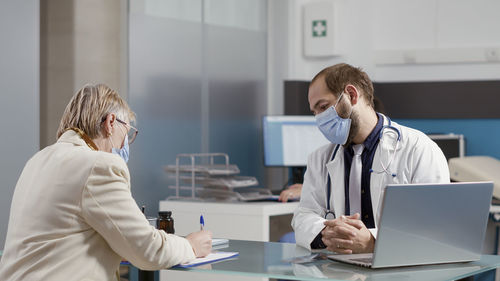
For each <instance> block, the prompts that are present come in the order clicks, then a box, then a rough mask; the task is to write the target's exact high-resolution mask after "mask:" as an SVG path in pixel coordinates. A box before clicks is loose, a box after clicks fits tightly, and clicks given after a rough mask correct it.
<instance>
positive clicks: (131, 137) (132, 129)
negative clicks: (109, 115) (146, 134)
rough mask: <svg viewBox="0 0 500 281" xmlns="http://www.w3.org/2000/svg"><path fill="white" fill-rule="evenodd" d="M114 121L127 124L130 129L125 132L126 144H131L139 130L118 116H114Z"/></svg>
mask: <svg viewBox="0 0 500 281" xmlns="http://www.w3.org/2000/svg"><path fill="white" fill-rule="evenodd" d="M116 121H118V122H120V123H122V124H123V125H125V126H128V127H129V128H130V130H128V132H127V137H128V144H132V143H133V142H134V140H135V137H137V134H138V133H139V130H137V129H136V128H135V127H134V126H132V125H130V124H127V122H124V121H122V120H120V119H118V118H116Z"/></svg>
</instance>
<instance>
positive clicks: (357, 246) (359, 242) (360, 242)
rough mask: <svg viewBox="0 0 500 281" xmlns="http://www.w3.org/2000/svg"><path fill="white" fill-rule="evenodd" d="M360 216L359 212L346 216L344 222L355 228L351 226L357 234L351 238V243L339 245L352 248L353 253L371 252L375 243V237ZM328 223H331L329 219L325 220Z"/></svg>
mask: <svg viewBox="0 0 500 281" xmlns="http://www.w3.org/2000/svg"><path fill="white" fill-rule="evenodd" d="M359 218H360V215H359V214H358V213H356V214H354V215H352V216H348V217H344V219H343V222H344V223H345V224H347V225H349V226H351V227H353V228H354V229H352V228H351V230H352V231H353V232H354V234H355V235H354V236H353V238H352V239H351V243H350V244H346V245H345V246H344V245H342V244H340V245H339V246H341V248H342V247H343V248H347V249H350V250H351V251H352V253H371V252H373V248H374V245H375V238H374V237H373V236H372V234H371V232H370V231H369V230H368V228H366V226H365V224H364V223H363V222H362V221H361V220H360V219H359ZM341 219H342V217H341ZM328 224H330V223H329V222H328V221H327V222H325V225H328Z"/></svg>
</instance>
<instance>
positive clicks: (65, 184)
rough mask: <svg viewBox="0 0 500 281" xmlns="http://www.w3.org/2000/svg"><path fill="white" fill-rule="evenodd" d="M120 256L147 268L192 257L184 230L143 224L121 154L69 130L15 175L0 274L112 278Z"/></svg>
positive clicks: (18, 277) (25, 277)
mask: <svg viewBox="0 0 500 281" xmlns="http://www.w3.org/2000/svg"><path fill="white" fill-rule="evenodd" d="M122 257H123V258H124V259H126V260H129V261H130V262H131V263H132V264H134V265H135V266H137V267H139V268H141V269H146V270H157V269H162V268H167V267H171V266H173V265H176V264H178V263H182V262H187V261H190V260H192V259H194V258H195V256H194V253H193V249H192V248H191V245H190V244H189V242H188V241H187V240H186V239H185V238H182V237H178V236H175V235H170V234H166V233H165V232H163V231H158V230H156V229H155V228H154V227H152V226H150V225H149V223H148V221H147V220H146V218H145V217H144V215H143V214H142V213H141V211H140V210H139V208H138V206H137V204H136V202H135V201H134V199H133V198H132V194H131V193H130V175H129V171H128V168H127V165H126V164H125V162H124V161H123V160H122V159H121V158H120V157H119V156H117V155H114V154H111V153H107V152H100V151H93V150H91V149H90V148H89V147H88V146H87V145H86V143H85V142H84V141H83V140H82V139H81V138H80V137H79V135H77V134H76V133H75V132H73V131H67V132H65V133H64V134H63V135H62V136H61V137H60V138H59V140H58V141H57V143H55V144H54V145H51V146H49V147H47V148H45V149H43V150H42V151H40V152H38V153H37V154H35V156H33V158H31V159H30V160H29V161H28V163H27V164H26V166H25V167H24V170H23V172H22V174H21V176H20V178H19V180H18V182H17V185H16V188H15V191H14V197H13V199H12V206H11V209H10V218H9V226H8V231H7V239H6V243H5V249H4V253H3V256H2V259H1V261H0V280H2V281H8V280H37V281H38V280H64V281H66V280H116V272H117V269H118V266H119V263H120V260H121V259H122Z"/></svg>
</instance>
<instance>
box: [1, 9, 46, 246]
mask: <svg viewBox="0 0 500 281" xmlns="http://www.w3.org/2000/svg"><path fill="white" fill-rule="evenodd" d="M39 9H40V7H39V1H37V0H31V1H0V38H2V43H1V44H0V61H1V63H0V88H1V89H2V93H1V94H0V129H1V131H2V137H1V139H2V140H1V142H0V143H1V145H0V155H1V157H0V179H1V180H2V181H1V185H0V249H3V247H4V243H5V236H6V233H7V224H8V220H9V210H10V202H11V198H12V194H13V191H14V187H15V185H16V182H17V179H18V177H19V175H20V174H21V171H22V169H23V167H24V164H25V163H26V161H27V160H28V159H29V158H30V157H31V156H32V155H33V154H34V153H35V152H36V151H38V147H39V146H38V134H39V129H38V114H39V40H40V39H39V32H38V31H39V28H40V26H39Z"/></svg>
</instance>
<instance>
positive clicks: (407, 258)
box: [328, 182, 493, 268]
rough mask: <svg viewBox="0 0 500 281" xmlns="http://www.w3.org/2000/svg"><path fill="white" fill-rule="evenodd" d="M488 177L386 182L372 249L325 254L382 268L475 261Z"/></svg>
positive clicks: (487, 197) (484, 219) (483, 225)
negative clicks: (370, 251)
mask: <svg viewBox="0 0 500 281" xmlns="http://www.w3.org/2000/svg"><path fill="white" fill-rule="evenodd" d="M492 193H493V183H492V182H471V183H448V184H402V185H395V184H391V185H388V186H387V188H386V189H385V192H384V199H383V203H382V212H381V217H380V223H379V226H378V234H377V240H376V242H375V249H374V252H373V254H351V255H329V256H328V258H329V259H331V260H335V261H340V262H346V263H350V264H355V265H359V266H363V267H371V268H383V267H395V266H410V265H421V264H436V263H451V262H467V261H475V260H479V259H480V256H481V252H482V246H483V241H484V237H485V233H486V226H487V223H488V216H489V209H490V203H491V197H492Z"/></svg>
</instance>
